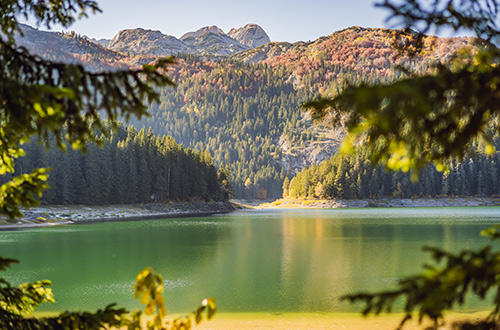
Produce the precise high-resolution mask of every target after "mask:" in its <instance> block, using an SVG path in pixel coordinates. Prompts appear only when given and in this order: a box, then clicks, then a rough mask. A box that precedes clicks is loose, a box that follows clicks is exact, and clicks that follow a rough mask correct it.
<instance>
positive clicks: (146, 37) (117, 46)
mask: <svg viewBox="0 0 500 330" xmlns="http://www.w3.org/2000/svg"><path fill="white" fill-rule="evenodd" d="M108 47H109V48H110V49H112V50H115V51H120V52H130V53H136V54H141V53H147V54H150V55H160V56H165V55H171V54H177V53H181V52H186V51H187V50H188V48H187V46H186V45H185V44H184V43H183V42H182V41H180V40H179V39H177V38H176V37H173V36H170V35H166V34H163V33H161V32H160V31H158V30H146V29H143V28H136V29H127V30H121V31H120V32H118V34H117V35H115V36H114V37H113V39H111V42H110V43H109V46H108Z"/></svg>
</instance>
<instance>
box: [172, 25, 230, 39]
mask: <svg viewBox="0 0 500 330" xmlns="http://www.w3.org/2000/svg"><path fill="white" fill-rule="evenodd" d="M207 33H215V34H223V35H225V33H224V31H222V30H221V29H219V28H218V27H217V26H215V25H212V26H205V27H202V28H201V29H198V30H196V31H194V32H188V33H185V34H184V35H183V36H182V37H180V39H181V40H182V41H184V40H186V39H188V38H198V37H201V36H203V35H205V34H207Z"/></svg>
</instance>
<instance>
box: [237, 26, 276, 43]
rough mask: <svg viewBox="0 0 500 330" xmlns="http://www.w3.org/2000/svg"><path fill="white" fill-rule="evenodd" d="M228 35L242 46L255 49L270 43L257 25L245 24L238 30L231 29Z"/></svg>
mask: <svg viewBox="0 0 500 330" xmlns="http://www.w3.org/2000/svg"><path fill="white" fill-rule="evenodd" d="M228 35H229V36H230V37H231V38H233V39H236V40H238V41H239V42H240V43H241V44H242V45H245V46H247V47H249V48H255V47H259V46H262V45H265V44H267V43H268V42H271V39H270V38H269V36H268V35H267V33H266V32H265V31H264V29H262V28H261V27H260V26H259V25H257V24H247V25H245V26H243V27H241V28H238V29H235V28H233V29H231V30H230V31H229V32H228Z"/></svg>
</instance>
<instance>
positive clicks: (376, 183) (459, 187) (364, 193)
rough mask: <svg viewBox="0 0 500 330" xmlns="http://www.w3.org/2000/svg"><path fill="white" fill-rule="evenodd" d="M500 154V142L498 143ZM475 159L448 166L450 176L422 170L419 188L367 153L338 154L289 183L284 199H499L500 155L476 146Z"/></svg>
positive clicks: (363, 150)
mask: <svg viewBox="0 0 500 330" xmlns="http://www.w3.org/2000/svg"><path fill="white" fill-rule="evenodd" d="M493 143H494V145H495V147H496V148H497V150H498V149H499V148H500V136H499V135H498V134H497V135H496V137H495V139H494V141H493ZM471 150H475V152H474V154H470V155H469V157H467V158H465V159H464V160H463V161H457V160H454V159H451V160H449V161H448V162H447V163H446V165H447V167H448V170H449V171H447V172H438V171H437V170H436V169H435V167H434V166H428V167H426V168H424V169H423V171H422V173H421V174H420V179H419V180H418V182H412V181H411V178H410V174H409V173H403V172H401V171H399V172H393V171H386V170H384V168H383V167H382V166H381V165H379V166H376V167H373V166H372V165H371V163H370V162H369V160H368V158H369V154H368V153H367V152H368V151H367V149H366V148H363V147H360V148H358V149H357V150H356V152H355V153H353V154H337V155H335V156H333V157H332V158H331V159H329V160H326V161H324V162H322V163H321V164H320V165H313V166H311V167H310V168H308V169H305V170H303V171H302V172H300V173H298V174H297V175H296V176H295V177H294V178H293V179H292V180H291V181H289V180H288V179H286V180H285V182H284V185H283V187H284V193H283V195H284V196H285V197H287V196H290V197H293V198H321V199H332V198H335V199H353V198H382V197H394V198H414V197H437V196H440V197H442V196H469V195H475V196H494V195H495V196H498V195H499V194H500V181H499V179H500V153H499V152H497V153H495V154H493V155H487V154H486V152H485V146H484V145H483V144H478V143H477V142H475V143H473V145H472V146H471Z"/></svg>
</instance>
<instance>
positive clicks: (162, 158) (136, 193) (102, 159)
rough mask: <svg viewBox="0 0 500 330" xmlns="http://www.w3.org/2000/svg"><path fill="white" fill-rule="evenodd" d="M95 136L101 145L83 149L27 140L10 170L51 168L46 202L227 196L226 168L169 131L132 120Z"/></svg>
mask: <svg viewBox="0 0 500 330" xmlns="http://www.w3.org/2000/svg"><path fill="white" fill-rule="evenodd" d="M101 141H102V146H101V147H99V146H97V145H95V144H90V145H88V150H87V153H86V154H82V152H80V151H75V150H72V149H71V148H68V150H67V152H62V151H60V150H57V149H55V148H54V147H52V148H50V151H46V150H45V147H44V146H43V145H40V144H39V143H37V141H32V142H31V143H29V144H26V145H25V146H24V150H25V152H26V156H25V157H21V158H19V159H18V160H17V162H16V175H18V174H22V173H28V172H30V171H31V170H33V169H34V168H39V167H49V168H51V169H52V170H51V172H50V176H49V180H48V184H49V185H50V189H47V190H46V191H45V192H44V194H43V197H42V202H43V203H46V204H86V205H96V204H101V205H102V204H129V203H143V202H155V201H190V200H204V201H227V200H228V199H229V198H230V197H231V196H232V186H231V173H230V171H229V169H225V168H224V167H222V166H221V167H220V168H219V169H218V170H217V168H216V167H215V165H214V162H213V160H212V157H211V156H210V154H209V153H208V152H207V151H201V152H194V151H193V150H192V149H190V148H187V149H184V148H183V147H182V145H180V144H177V143H176V142H175V140H174V139H173V138H172V137H169V136H161V137H160V136H158V137H155V135H154V134H153V132H152V130H151V129H150V130H149V131H146V130H145V129H142V130H140V131H139V132H138V131H137V130H136V129H135V128H134V127H132V126H129V127H128V128H127V129H125V127H123V126H120V127H119V128H118V130H116V132H115V131H114V130H110V134H109V137H102V138H101ZM51 144H52V145H53V141H49V145H51ZM1 179H2V180H7V179H9V178H8V177H2V178H1Z"/></svg>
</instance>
